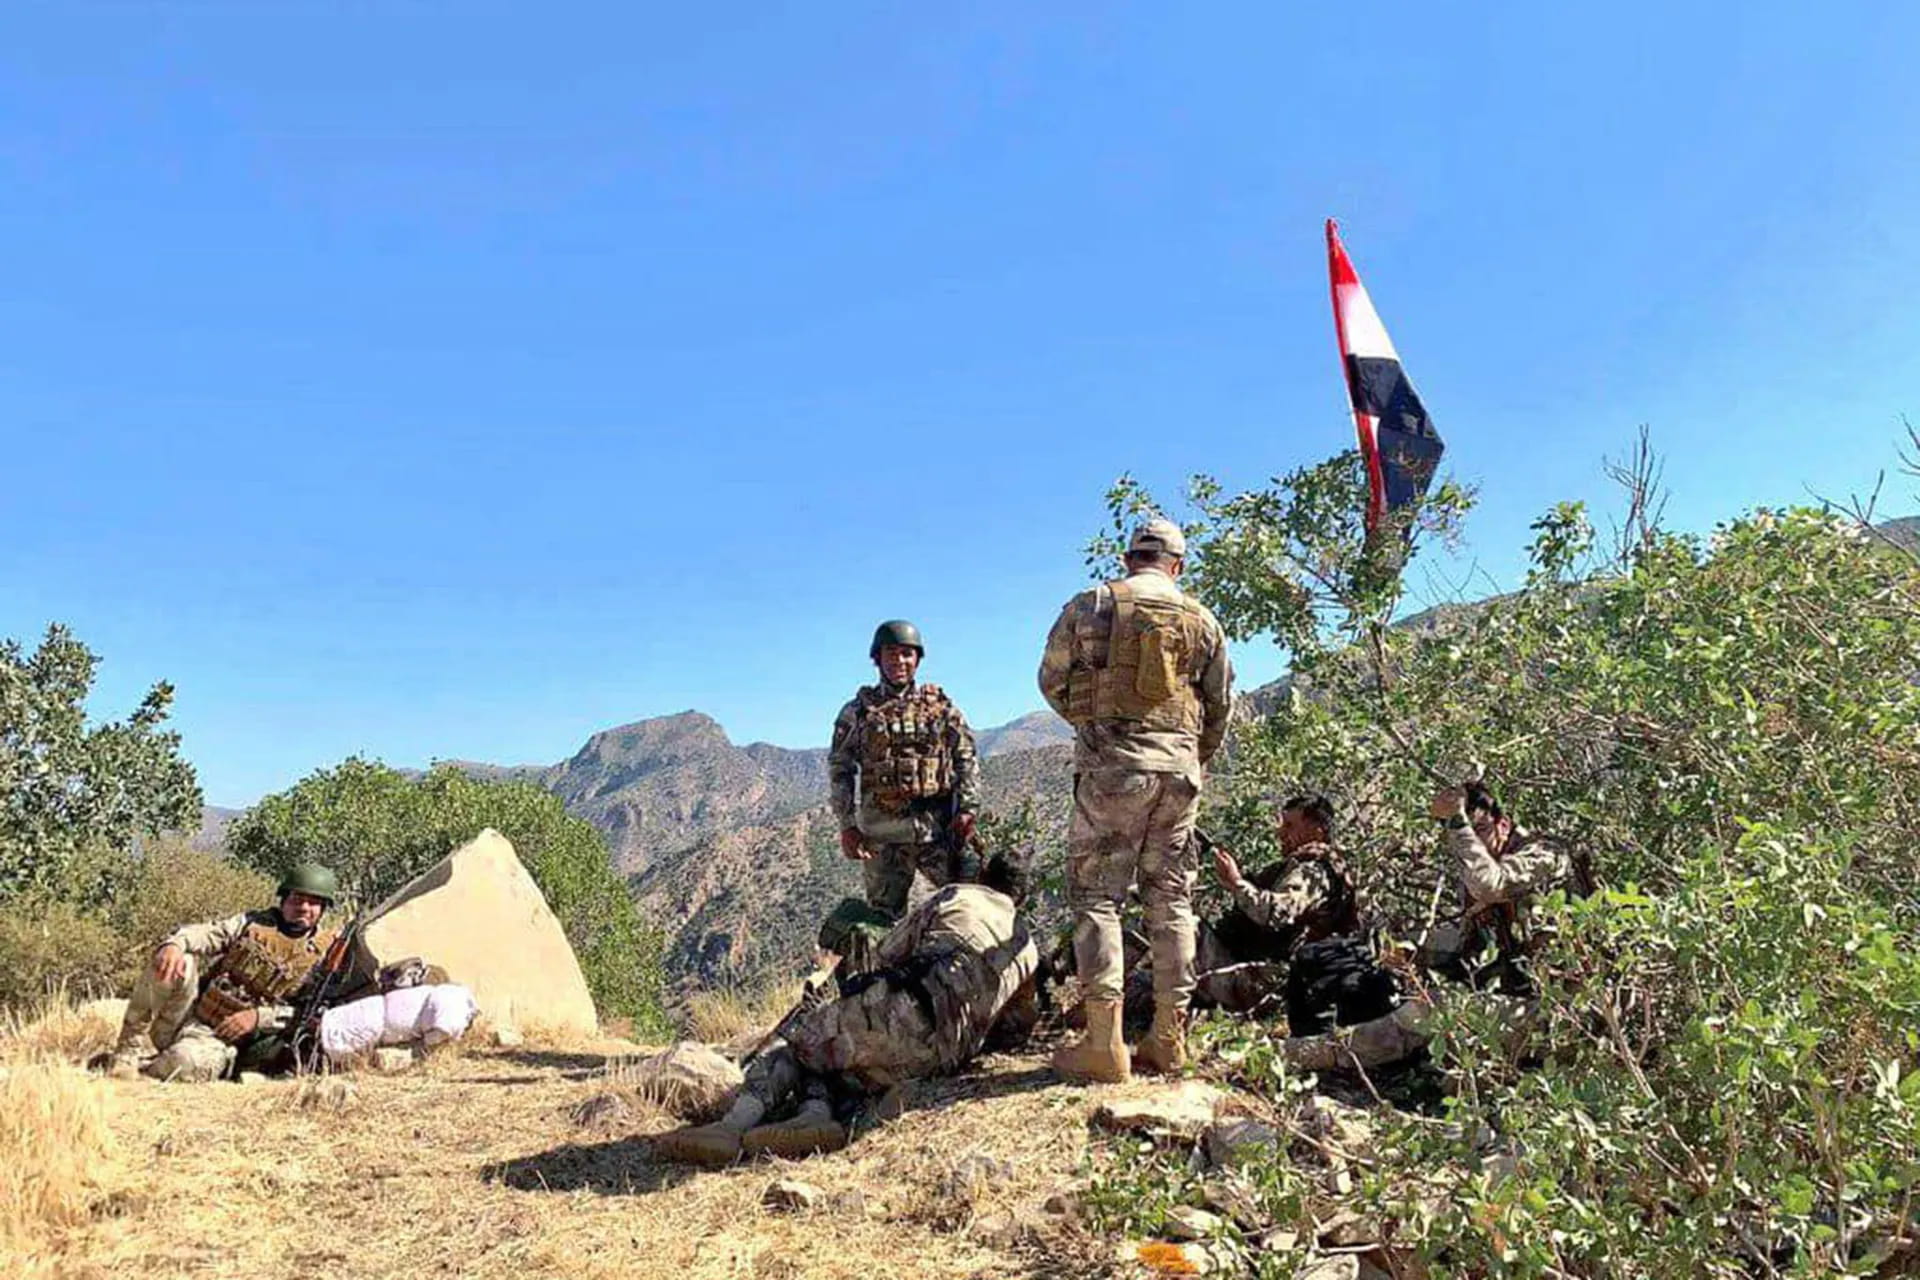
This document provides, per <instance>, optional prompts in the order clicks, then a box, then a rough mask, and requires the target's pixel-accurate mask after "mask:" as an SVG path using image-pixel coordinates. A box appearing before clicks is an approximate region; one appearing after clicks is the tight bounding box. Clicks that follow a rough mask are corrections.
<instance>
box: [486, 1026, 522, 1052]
mask: <svg viewBox="0 0 1920 1280" xmlns="http://www.w3.org/2000/svg"><path fill="white" fill-rule="evenodd" d="M526 1042H527V1038H526V1037H525V1036H523V1035H521V1034H520V1032H519V1029H518V1028H515V1027H495V1028H494V1029H493V1047H494V1048H496V1049H518V1048H519V1047H520V1046H521V1045H523V1044H525V1043H526Z"/></svg>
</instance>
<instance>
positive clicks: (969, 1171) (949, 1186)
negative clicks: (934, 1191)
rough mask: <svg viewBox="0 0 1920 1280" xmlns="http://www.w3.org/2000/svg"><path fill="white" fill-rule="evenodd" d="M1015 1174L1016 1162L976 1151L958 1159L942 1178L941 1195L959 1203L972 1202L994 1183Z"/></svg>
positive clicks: (996, 1185)
mask: <svg viewBox="0 0 1920 1280" xmlns="http://www.w3.org/2000/svg"><path fill="white" fill-rule="evenodd" d="M1012 1177H1013V1165H1012V1164H1010V1163H1008V1162H1007V1161H1005V1160H1000V1159H997V1158H995V1157H993V1156H988V1155H981V1154H980V1153H979V1152H975V1153H974V1154H972V1155H969V1156H965V1157H963V1158H961V1159H960V1160H957V1161H955V1162H954V1164H953V1167H952V1168H950V1169H948V1170H947V1171H946V1173H945V1174H943V1175H941V1178H940V1195H941V1197H942V1198H943V1199H945V1200H947V1201H949V1202H951V1203H956V1204H970V1203H972V1202H973V1201H975V1200H978V1199H979V1198H980V1196H981V1194H982V1193H983V1192H985V1191H988V1190H990V1189H991V1188H993V1187H998V1186H1002V1185H1004V1184H1005V1183H1006V1182H1007V1181H1008V1180H1009V1179H1011V1178H1012Z"/></svg>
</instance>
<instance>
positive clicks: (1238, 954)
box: [1195, 795, 1364, 1014]
mask: <svg viewBox="0 0 1920 1280" xmlns="http://www.w3.org/2000/svg"><path fill="white" fill-rule="evenodd" d="M1277 827H1278V834H1279V838H1280V851H1281V853H1282V855H1283V856H1282V857H1281V858H1280V860H1279V861H1278V862H1275V863H1274V864H1273V865H1271V866H1269V867H1266V868H1263V869H1262V870H1260V871H1258V872H1256V873H1254V874H1253V875H1251V876H1247V875H1243V874H1242V873H1241V870H1240V865H1239V863H1238V862H1236V861H1235V859H1234V857H1233V855H1232V854H1231V853H1230V852H1228V851H1227V850H1226V849H1225V848H1223V847H1222V846H1220V845H1212V846H1211V852H1212V855H1213V869H1214V873H1215V874H1216V875H1218V876H1219V877H1220V882H1221V883H1222V884H1223V885H1225V886H1226V889H1227V891H1228V892H1229V893H1230V894H1232V895H1233V906H1232V907H1231V908H1230V909H1229V910H1228V911H1226V912H1225V913H1224V914H1223V915H1222V916H1221V917H1220V918H1219V920H1217V921H1203V922H1202V923H1201V926H1200V933H1199V938H1198V942H1197V945H1196V960H1195V966H1196V969H1197V971H1198V988H1197V990H1196V993H1195V994H1196V996H1197V997H1198V998H1199V1000H1200V1001H1201V1002H1202V1003H1204V1004H1208V1005H1211V1006H1213V1007H1214V1008H1217V1009H1221V1010H1224V1011H1226V1012H1228V1013H1241V1014H1246V1013H1264V1012H1266V1011H1268V1010H1269V1009H1271V1008H1273V1007H1274V1006H1276V1005H1277V1004H1278V1000H1279V996H1280V993H1281V989H1282V980H1283V979H1284V977H1285V976H1286V974H1287V971H1288V968H1289V965H1288V962H1289V961H1290V960H1291V959H1292V958H1293V956H1294V955H1295V954H1296V952H1298V951H1299V950H1300V949H1302V948H1303V947H1306V946H1310V945H1312V944H1315V943H1319V942H1321V941H1323V940H1325V939H1330V938H1342V939H1347V940H1349V941H1348V942H1347V943H1346V944H1345V945H1346V946H1349V947H1352V946H1358V945H1363V944H1362V943H1360V941H1359V939H1360V938H1361V935H1362V934H1363V933H1364V927H1363V924H1362V921H1361V912H1360V898H1359V894H1358V892H1357V891H1356V890H1355V888H1354V883H1353V875H1352V873H1351V872H1350V871H1349V870H1348V869H1347V862H1346V859H1345V858H1343V857H1342V856H1341V855H1340V852H1339V850H1337V849H1336V848H1335V847H1334V845H1333V805H1332V804H1331V803H1330V802H1329V801H1328V800H1327V798H1326V797H1325V796H1319V795H1299V796H1294V797H1293V798H1292V799H1290V800H1288V801H1287V802H1286V803H1285V804H1283V805H1281V806H1280V813H1279V820H1278V824H1277Z"/></svg>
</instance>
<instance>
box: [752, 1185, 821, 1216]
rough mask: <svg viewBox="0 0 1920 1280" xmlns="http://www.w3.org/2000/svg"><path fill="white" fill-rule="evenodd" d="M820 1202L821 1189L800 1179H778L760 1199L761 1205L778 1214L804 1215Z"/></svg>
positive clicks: (768, 1186)
mask: <svg viewBox="0 0 1920 1280" xmlns="http://www.w3.org/2000/svg"><path fill="white" fill-rule="evenodd" d="M820 1201H821V1194H820V1188H818V1187H816V1186H814V1185H813V1184H812V1183H811V1182H801V1181H800V1180H799V1179H798V1178H779V1179H776V1180H774V1181H773V1182H770V1183H768V1184H767V1189H766V1191H765V1192H764V1193H763V1194H762V1195H761V1197H760V1203H761V1204H763V1205H765V1206H766V1207H767V1208H769V1209H772V1210H773V1211H774V1212H776V1213H804V1212H806V1211H807V1210H809V1209H812V1208H814V1207H815V1206H816V1205H818V1204H819V1203H820Z"/></svg>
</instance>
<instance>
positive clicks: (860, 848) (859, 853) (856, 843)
mask: <svg viewBox="0 0 1920 1280" xmlns="http://www.w3.org/2000/svg"><path fill="white" fill-rule="evenodd" d="M840 854H841V856H842V857H845V858H851V859H852V860H853V861H855V862H865V861H866V860H867V858H868V856H869V855H868V853H867V846H866V845H864V844H862V843H860V828H858V827H842V828H841V829H840Z"/></svg>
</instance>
